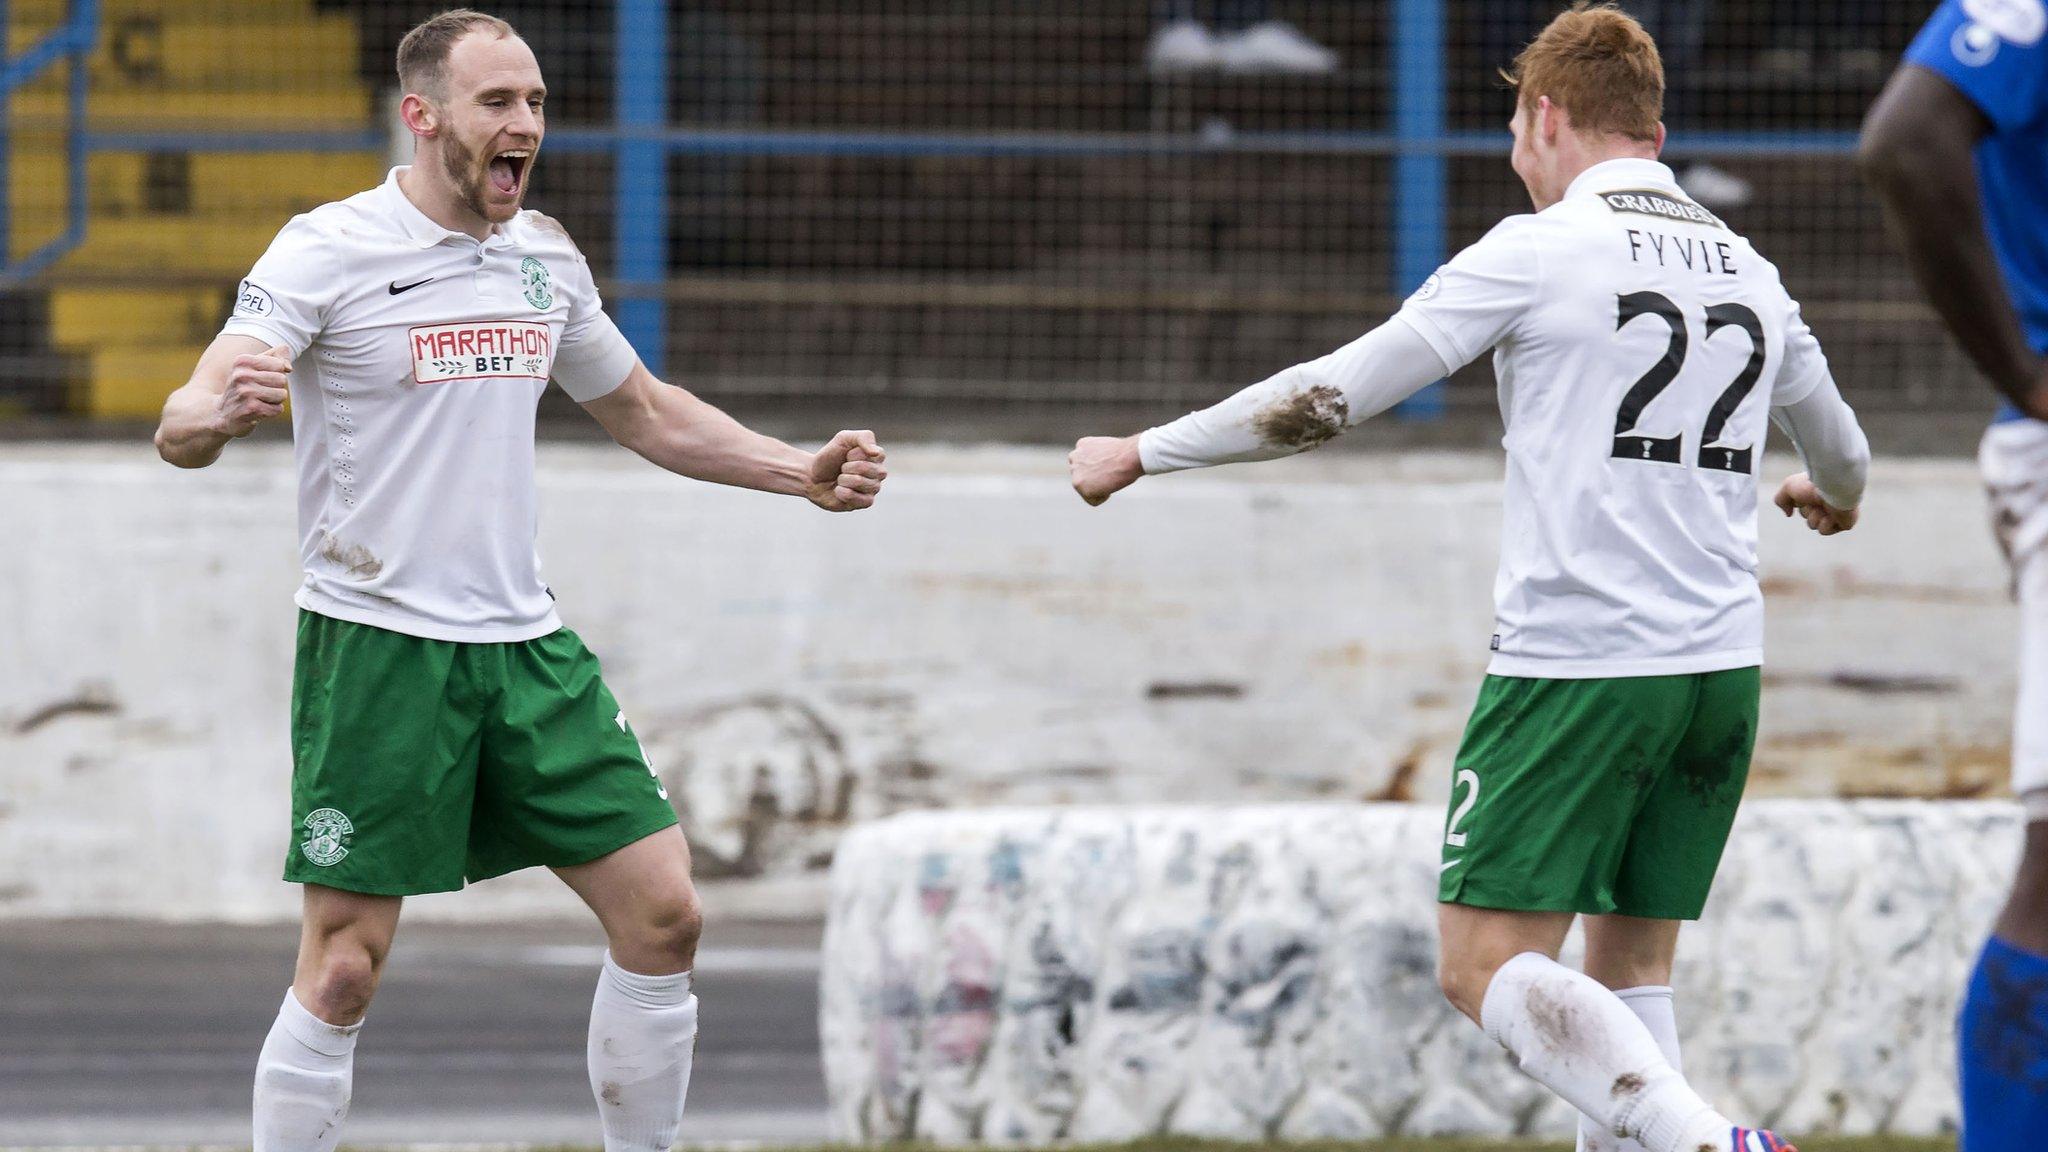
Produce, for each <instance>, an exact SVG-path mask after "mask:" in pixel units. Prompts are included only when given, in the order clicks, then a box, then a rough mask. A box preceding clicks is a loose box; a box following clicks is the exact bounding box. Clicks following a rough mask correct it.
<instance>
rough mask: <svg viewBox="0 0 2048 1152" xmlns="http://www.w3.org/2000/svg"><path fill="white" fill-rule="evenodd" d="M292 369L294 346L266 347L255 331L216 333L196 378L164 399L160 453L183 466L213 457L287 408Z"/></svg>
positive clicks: (201, 465) (195, 465)
mask: <svg viewBox="0 0 2048 1152" xmlns="http://www.w3.org/2000/svg"><path fill="white" fill-rule="evenodd" d="M291 370H292V365H291V349H289V348H286V347H284V346H282V345H279V346H277V347H270V348H266V347H264V344H263V341H261V340H258V339H256V338H255V337H253V336H237V335H224V336H219V337H216V338H215V339H214V341H213V343H212V344H211V345H209V346H208V347H207V349H206V352H205V354H203V355H201V356H200V357H199V364H198V366H197V367H196V368H194V369H193V370H192V379H191V380H189V381H187V382H186V384H185V386H184V387H182V388H180V389H178V390H177V391H175V392H173V393H171V395H170V397H169V399H167V400H165V401H164V414H163V419H162V420H161V421H160V422H159V423H158V424H157V428H156V450H157V454H158V455H159V456H162V457H163V458H164V459H165V460H167V461H169V462H170V463H172V464H175V465H177V466H178V467H180V468H204V467H206V466H207V465H208V464H211V463H213V462H214V461H215V460H217V459H219V458H220V453H221V449H223V448H225V447H227V444H228V441H230V440H236V439H240V438H241V437H243V436H247V435H248V434H249V433H250V432H252V431H254V430H255V428H256V426H257V425H258V424H261V423H262V422H264V421H265V420H269V419H272V418H274V417H276V416H278V415H279V414H281V413H283V411H284V402H285V396H286V395H287V393H288V384H289V374H290V372H291Z"/></svg>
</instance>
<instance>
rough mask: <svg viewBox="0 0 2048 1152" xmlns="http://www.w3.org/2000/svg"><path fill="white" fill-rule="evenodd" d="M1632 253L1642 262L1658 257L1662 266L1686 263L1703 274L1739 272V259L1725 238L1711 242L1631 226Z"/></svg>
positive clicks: (1636, 259)
mask: <svg viewBox="0 0 2048 1152" xmlns="http://www.w3.org/2000/svg"><path fill="white" fill-rule="evenodd" d="M1628 255H1629V259H1631V260H1633V261H1635V262H1636V263H1638V264H1647V263H1649V262H1650V261H1652V260H1654V261H1656V263H1657V267H1659V268H1670V267H1677V266H1681V265H1682V266H1683V267H1685V268H1688V269H1690V270H1692V271H1695V272H1699V273H1701V274H1702V275H1704V274H1707V273H1716V272H1718V273H1720V274H1721V275H1723V276H1733V275H1735V274H1736V268H1735V262H1734V261H1733V260H1731V259H1730V258H1729V250H1728V244H1727V242H1726V241H1722V240H1713V241H1708V240H1701V239H1695V238H1693V237H1691V236H1673V235H1671V234H1669V233H1666V232H1645V231H1641V230H1639V229H1635V228H1631V229H1629V230H1628Z"/></svg>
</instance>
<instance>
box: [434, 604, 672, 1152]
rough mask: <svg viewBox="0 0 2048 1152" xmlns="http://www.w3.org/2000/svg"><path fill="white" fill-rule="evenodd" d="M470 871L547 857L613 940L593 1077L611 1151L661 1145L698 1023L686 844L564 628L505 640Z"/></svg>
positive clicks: (614, 706)
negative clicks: (528, 638)
mask: <svg viewBox="0 0 2048 1152" xmlns="http://www.w3.org/2000/svg"><path fill="white" fill-rule="evenodd" d="M499 648H500V650H501V652H502V655H503V656H504V661H505V666H504V668H503V669H502V671H501V673H500V677H501V689H500V692H499V704H498V706H497V710H496V714H495V715H494V716H493V717H492V718H491V719H490V720H489V721H488V722H487V723H486V726H485V733H484V753H483V757H482V760H483V764H482V768H481V770H480V773H479V779H478V785H477V803H476V814H475V819H474V821H473V823H472V825H471V828H470V863H469V875H470V877H471V878H472V879H482V878H483V877H486V876H495V875H498V874H500V873H502V872H509V871H511V870H513V869H515V868H524V867H529V866H533V865H545V866H547V867H550V868H552V869H554V871H555V874H556V875H558V876H560V877H561V878H562V879H563V881H564V882H566V883H567V884H568V885H569V887H570V888H572V889H574V890H575V892H576V894H577V895H578V896H580V897H582V898H583V902H584V903H586V904H588V905H589V906H590V908H591V910H592V911H593V912H595V913H596V914H597V918H598V921H599V922H600V923H601V924H603V925H604V930H605V937H606V939H607V940H608V941H609V943H610V951H609V952H607V953H606V956H605V962H604V966H603V968H602V970H601V971H600V972H599V974H598V981H597V993H596V995H595V997H594V998H593V1000H592V1002H591V1010H590V1042H589V1060H590V1087H591V1091H592V1092H593V1093H594V1094H595V1096H596V1097H597V1105H598V1110H599V1113H600V1114H601V1116H602V1118H603V1121H604V1134H605V1135H604V1144H605V1149H606V1152H667V1149H668V1148H669V1146H670V1145H671V1144H673V1143H674V1142H675V1139H676V1135H677V1133H678V1131H679V1130H680V1128H681V1124H682V1115H683V1102H684V1097H685V1095H686V1094H687V1092H688V1089H689V1084H690V1056H691V1052H692V1050H693V1048H694V1046H695V1043H696V1036H697V998H696V997H695V996H693V995H692V994H691V989H690V966H691V965H692V964H693V963H694V962H695V959H696V952H697V935H698V932H699V928H700V925H701V919H700V916H699V913H698V908H697V891H696V888H695V887H694V886H693V885H692V884H691V882H690V851H689V847H688V845H687V843H686V842H685V841H684V839H683V834H682V832H681V830H680V829H678V828H677V827H676V815H675V810H674V809H673V808H671V807H670V806H669V803H668V798H667V795H666V793H665V791H664V790H663V788H662V786H661V782H660V780H658V779H657V778H656V777H655V776H654V773H653V770H652V769H651V768H650V767H649V765H648V763H647V760H646V756H645V754H644V753H643V752H642V751H641V748H640V742H639V741H638V740H637V739H636V738H635V737H634V735H633V732H632V728H631V726H630V725H629V724H628V723H627V721H626V717H625V714H624V713H623V712H622V711H621V710H620V709H619V705H618V702H617V701H616V700H615V699H613V697H612V694H611V692H610V690H608V689H607V688H606V687H605V685H604V680H603V677H602V676H601V674H600V670H599V668H598V663H597V660H596V658H595V657H593V656H591V654H590V653H589V651H588V650H587V649H585V648H584V647H583V642H582V641H581V640H579V639H577V638H576V635H575V633H573V632H570V631H569V630H568V629H566V628H564V629H561V630H559V631H557V632H554V633H552V634H550V635H548V636H543V637H541V638H540V639H538V640H532V641H528V642H527V643H525V644H507V645H500V646H499Z"/></svg>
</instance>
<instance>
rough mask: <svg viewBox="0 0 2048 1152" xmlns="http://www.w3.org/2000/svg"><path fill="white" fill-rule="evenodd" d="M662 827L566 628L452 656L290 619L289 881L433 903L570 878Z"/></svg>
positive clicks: (662, 817) (442, 649)
mask: <svg viewBox="0 0 2048 1152" xmlns="http://www.w3.org/2000/svg"><path fill="white" fill-rule="evenodd" d="M675 822H676V814H675V810H674V809H672V808H670V807H669V803H668V798H667V793H666V792H665V791H664V790H663V788H662V786H661V781H660V780H659V779H657V778H656V777H655V776H654V772H653V769H652V768H651V767H650V766H649V765H648V763H647V757H646V754H645V753H644V752H643V751H642V750H641V748H640V741H639V739H638V738H637V737H635V736H634V735H633V733H632V730H631V729H629V728H628V727H627V725H626V717H625V713H623V712H622V711H620V710H619V705H618V701H616V700H614V699H612V694H611V692H610V691H609V690H608V689H606V688H605V686H604V680H603V679H602V678H601V676H600V675H599V669H598V665H597V658H596V657H595V656H592V655H591V654H590V650H589V649H587V648H585V647H584V646H583V641H581V640H579V639H577V638H576V634H575V633H573V632H571V631H569V630H568V629H567V628H562V629H558V630H556V631H554V632H551V633H549V634H548V635H546V636H542V637H541V638H539V639H537V640H527V641H524V642H522V643H514V644H460V643H455V642H452V641H447V640H425V639H421V638H420V637H417V636H408V635H405V634H403V633H399V632H392V631H388V630H386V629H383V628H374V627H371V626H370V625H367V624H354V623H350V622H348V621H345V620H336V619H334V618H332V617H329V616H322V615H320V614H318V613H315V612H306V611H301V612H300V613H299V646H298V657H297V660H296V663H295V667H294V669H293V674H292V825H293V831H292V840H291V848H290V849H289V850H288V851H287V853H286V855H285V867H284V878H285V879H286V880H289V881H291V882H293V883H298V884H323V885H326V886H327V887H330V888H341V889H344V890H347V891H350V892H365V893H371V894H375V895H384V896H410V895H414V894H417V893H421V892H447V891H451V890H453V889H457V888H460V887H462V885H463V882H464V881H465V879H467V880H483V879H488V878H489V877H492V876H498V875H502V874H504V873H506V872H512V871H515V870H517V869H520V868H528V867H532V866H534V865H548V866H552V867H565V866H567V865H571V864H582V863H585V862H587V861H590V860H595V859H596V858H598V857H599V856H602V855H604V854H605V853H607V852H610V851H612V850H614V849H617V848H622V847H624V846H625V845H627V844H631V843H632V842H633V841H635V840H638V839H640V838H642V837H644V836H647V835H649V834H651V833H654V832H658V831H660V830H661V829H663V828H666V827H668V826H669V825H671V824H674V823H675Z"/></svg>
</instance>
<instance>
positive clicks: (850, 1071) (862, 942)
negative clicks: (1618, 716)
mask: <svg viewBox="0 0 2048 1152" xmlns="http://www.w3.org/2000/svg"><path fill="white" fill-rule="evenodd" d="M1442 831H1443V811H1442V809H1441V808H1437V807H1425V806H1421V805H1335V804H1333V805H1317V806H1310V805H1294V806H1262V807H1246V808H1158V807H1148V808H1137V809H1121V810H1108V809H1064V810H1054V809H1038V810H1028V809H1027V810H1005V811H991V812H975V813H965V812H963V813H924V814H912V815H904V816H898V817H895V818H893V819H890V820H886V821H881V822H878V823H874V824H869V825H865V826H863V827H860V828H856V829H854V830H853V831H852V832H850V833H849V834H848V835H847V837H846V838H845V840H844V842H843V843H842V845H841V849H840V853H839V858H838V861H837V863H836V864H835V865H834V868H833V892H832V911H831V918H830V920H829V921H828V924H827V929H826V936H825V950H824V951H825V957H826V962H825V967H824V974H823V985H822V1002H821V1006H820V1013H821V1020H822V1027H823V1043H824V1048H823V1051H824V1066H825V1072H826V1080H827V1085H828V1087H829V1089H830V1093H831V1100H832V1111H833V1116H834V1124H835V1128H836V1130H837V1133H838V1135H839V1136H840V1137H842V1138H846V1139H856V1140H877V1141H880V1140H904V1139H912V1138H915V1139H921V1140H927V1141H931V1142H934V1143H937V1144H941V1145H945V1144H949V1143H955V1142H966V1141H990V1142H997V1143H1032V1144H1036V1143H1040V1142H1043V1141H1048V1140H1052V1139H1070V1140H1076V1141H1083V1142H1089V1141H1097V1140H1104V1141H1107V1140H1123V1139H1129V1138H1136V1137H1142V1136H1149V1135H1155V1134H1162V1133H1174V1134H1184V1135H1199V1136H1214V1137H1224V1138H1231V1139H1238V1140H1265V1139H1271V1138H1289V1139H1310V1138H1330V1139H1359V1138H1369V1137H1378V1136H1394V1135H1415V1136H1423V1135H1450V1134H1474V1135H1483V1136H1508V1135H1541V1136H1547V1137H1554V1138H1558V1139H1566V1140H1568V1139H1569V1138H1570V1133H1571V1131H1572V1126H1573V1124H1574V1123H1575V1120H1574V1118H1573V1116H1572V1114H1571V1112H1570V1110H1569V1109H1568V1108H1567V1107H1566V1106H1565V1105H1563V1104H1562V1103H1561V1102H1559V1101H1557V1100H1555V1099H1554V1098H1552V1097H1551V1096H1550V1095H1549V1093H1548V1092H1546V1091H1545V1090H1543V1089H1542V1088H1541V1087H1539V1086H1537V1085H1536V1084H1535V1083H1534V1082H1533V1081H1530V1080H1528V1079H1527V1078H1526V1077H1524V1076H1523V1075H1522V1074H1521V1073H1520V1072H1519V1071H1517V1070H1516V1069H1515V1068H1514V1067H1513V1065H1512V1064H1511V1063H1510V1062H1509V1060H1508V1058H1507V1057H1506V1055H1505V1054H1504V1053H1503V1052H1501V1050H1500V1049H1499V1048H1497V1047H1496V1046H1495V1045H1494V1044H1493V1042H1492V1041H1490V1040H1488V1039H1486V1038H1485V1036H1484V1035H1483V1034H1481V1033H1480V1031H1479V1030H1478V1029H1477V1028H1475V1027H1473V1026H1472V1025H1471V1024H1470V1023H1468V1022H1467V1021H1465V1020H1464V1019H1463V1018H1462V1017H1459V1016H1457V1015H1456V1014H1455V1013H1454V1012H1453V1011H1452V1010H1451V1009H1450V1008H1449V1007H1448V1006H1447V1005H1446V1004H1445V1003H1444V1002H1443V1000H1442V998H1441V996H1440V995H1439V993H1438V991H1437V987H1436V979H1435V973H1434V969H1435V961H1436V946H1435V904H1434V900H1435V893H1436V876H1437V868H1436V863H1437V859H1438V850H1439V846H1440V844H1441V841H1442ZM2018 833H2019V822H2018V817H2017V809H2016V808H2014V807H2012V806H2010V805H2005V804H1997V803H1949V804H1927V803H1917V802H1906V801H1861V802H1839V801H1763V802H1758V803H1755V804H1752V805H1750V806H1749V807H1748V808H1747V809H1746V811H1745V812H1744V813H1743V815H1742V817H1741V819H1740V820H1739V821H1738V822H1737V824H1736V828H1735V832H1734V837H1733V840H1732V842H1731V845H1730V848H1729V852H1728V855H1727V857H1726V858H1725V860H1724V862H1723V864H1722V867H1721V872H1720V876H1719V879H1718V882H1717V887H1716V892H1715V895H1714V897H1713V900H1712V902H1711V903H1710V904H1709V906H1708V908H1707V912H1706V915H1705V917H1704V918H1703V919H1702V921H1701V922H1700V923H1699V924H1698V925H1696V926H1693V927H1690V928H1688V929H1687V930H1686V933H1685V936H1684V938H1683V940H1682V943H1681V947H1680V963H1679V967H1678V971H1677V973H1676V977H1675V980H1674V985H1675V987H1676V989H1677V993H1678V1015H1679V1025H1680V1031H1681V1033H1682V1036H1683V1043H1684V1060H1685V1067H1686V1071H1687V1073H1688V1075H1689V1077H1690V1078H1691V1079H1692V1081H1693V1083H1694V1084H1695V1085H1696V1086H1698V1087H1699V1088H1700V1089H1701V1090H1702V1091H1703V1092H1704V1093H1705V1094H1706V1096H1707V1097H1708V1098H1709V1099H1710V1100H1714V1101H1716V1102H1717V1103H1719V1104H1720V1105H1721V1106H1722V1107H1723V1109H1724V1110H1725V1111H1728V1112H1729V1113H1731V1114H1732V1115H1734V1116H1735V1117H1737V1118H1738V1119H1741V1120H1743V1121H1744V1122H1758V1123H1769V1124H1772V1125H1774V1126H1777V1127H1780V1128H1782V1129H1789V1130H1791V1131H1794V1132H1845V1133H1870V1132H1896V1133H1914V1134H1925V1133H1935V1132H1943V1131H1952V1130H1953V1129H1954V1127H1955V1125H1956V1118H1957V1107H1956V1099H1955V1088H1954V1081H1955V1076H1954V1055H1953V1050H1952V1049H1953V1027H1952V1021H1953V1016H1954V1011H1955V1003H1956V997H1957V995H1958V992H1959V990H1960V988H1961V986H1962V984H1963V981H1964V977H1965V973H1966V969H1967V967H1968V963H1969V960H1970V957H1971V956H1972V955H1973V953H1974V951H1975V949H1976V948H1977V947H1978V945H1979V944H1980V942H1981V940H1982V938H1983V934H1984V931H1985V929H1986V927H1987V926H1988V924H1989V921H1990V918H1991V916H1992V915H1993V914H1994V912H1995V911H1996V908H1997V905H1998V902H1999V900H2000V899H2001V897H2002V896H2003V893H2004V888H2005V884H2006V882H2007V880H2008V879H2009V873H2007V872H2006V871H2005V869H2004V865H2005V863H2006V862H2007V861H2010V860H2011V859H2013V856H2014V852H2015V850H2016V848H2017V845H2018ZM1576 947H1577V944H1576V937H1575V939H1574V947H1573V950H1572V951H1573V952H1576ZM1567 958H1568V959H1569V958H1571V956H1570V954H1569V953H1568V957H1567Z"/></svg>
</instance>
